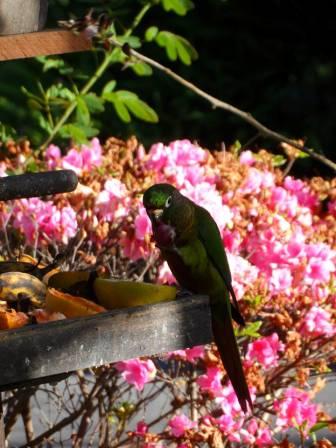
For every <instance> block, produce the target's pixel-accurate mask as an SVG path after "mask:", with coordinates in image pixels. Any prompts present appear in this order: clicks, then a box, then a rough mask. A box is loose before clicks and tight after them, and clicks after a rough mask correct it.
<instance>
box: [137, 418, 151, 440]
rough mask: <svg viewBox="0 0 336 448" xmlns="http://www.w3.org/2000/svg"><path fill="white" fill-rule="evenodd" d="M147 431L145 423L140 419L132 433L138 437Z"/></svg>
mask: <svg viewBox="0 0 336 448" xmlns="http://www.w3.org/2000/svg"><path fill="white" fill-rule="evenodd" d="M147 431H148V426H147V424H146V423H145V422H144V420H141V421H140V422H138V423H137V425H136V430H135V431H134V433H135V435H137V436H138V437H143V436H144V435H145V434H146V433H147Z"/></svg>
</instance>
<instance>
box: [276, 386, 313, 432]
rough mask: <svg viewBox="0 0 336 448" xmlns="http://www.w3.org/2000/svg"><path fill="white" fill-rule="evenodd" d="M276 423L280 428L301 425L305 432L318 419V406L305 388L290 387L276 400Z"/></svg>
mask: <svg viewBox="0 0 336 448" xmlns="http://www.w3.org/2000/svg"><path fill="white" fill-rule="evenodd" d="M274 409H275V411H276V412H277V419H276V425H277V426H278V427H280V428H292V427H293V426H294V427H301V428H302V429H303V430H304V431H305V432H306V431H308V430H309V428H311V427H312V426H313V425H315V423H316V421H317V411H318V406H317V405H316V404H314V403H312V402H311V401H310V397H309V394H308V393H307V392H305V391H303V390H300V389H296V388H295V387H289V388H288V389H287V390H286V391H285V394H284V397H283V398H282V399H279V400H275V402H274Z"/></svg>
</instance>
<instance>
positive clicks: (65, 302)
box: [46, 288, 106, 317]
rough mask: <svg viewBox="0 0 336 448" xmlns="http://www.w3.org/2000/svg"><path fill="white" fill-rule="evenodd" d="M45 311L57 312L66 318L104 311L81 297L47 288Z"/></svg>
mask: <svg viewBox="0 0 336 448" xmlns="http://www.w3.org/2000/svg"><path fill="white" fill-rule="evenodd" d="M46 310H47V311H49V312H59V313H62V314H64V316H66V317H81V316H90V315H91V314H97V313H102V312H104V311H106V309H105V308H103V307H102V306H100V305H97V304H96V303H94V302H91V301H90V300H87V299H84V298H83V297H77V296H72V295H71V294H67V293H65V292H62V291H58V290H57V289H55V288H48V291H47V295H46Z"/></svg>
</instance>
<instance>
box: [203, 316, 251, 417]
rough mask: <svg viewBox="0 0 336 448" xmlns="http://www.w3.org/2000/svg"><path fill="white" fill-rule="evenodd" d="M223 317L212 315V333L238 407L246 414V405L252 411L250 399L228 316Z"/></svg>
mask: <svg viewBox="0 0 336 448" xmlns="http://www.w3.org/2000/svg"><path fill="white" fill-rule="evenodd" d="M224 316H225V317H224ZM224 316H223V313H221V316H220V319H219V318H218V317H217V316H215V315H214V313H213V314H212V331H213V335H214V339H215V343H216V345H217V348H218V351H219V354H220V357H221V359H222V362H223V365H224V368H225V370H226V372H227V374H228V377H229V379H230V381H231V384H232V386H233V389H234V391H235V393H236V395H237V398H238V401H239V404H240V407H241V409H242V411H243V412H244V413H246V412H247V410H248V409H247V405H249V407H250V409H251V411H253V405H252V399H251V396H250V391H249V389H248V386H247V383H246V379H245V374H244V371H243V366H242V363H241V360H240V354H239V349H238V345H237V341H236V337H235V334H234V331H233V326H232V321H231V317H230V314H229V313H228V312H225V314H224Z"/></svg>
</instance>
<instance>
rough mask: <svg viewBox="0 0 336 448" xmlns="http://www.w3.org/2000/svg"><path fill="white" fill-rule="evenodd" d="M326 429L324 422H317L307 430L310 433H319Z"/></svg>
mask: <svg viewBox="0 0 336 448" xmlns="http://www.w3.org/2000/svg"><path fill="white" fill-rule="evenodd" d="M327 427H328V423H326V422H319V423H316V424H315V425H314V426H312V427H311V428H310V430H309V432H310V433H313V432H316V431H320V430H321V429H324V428H327Z"/></svg>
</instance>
